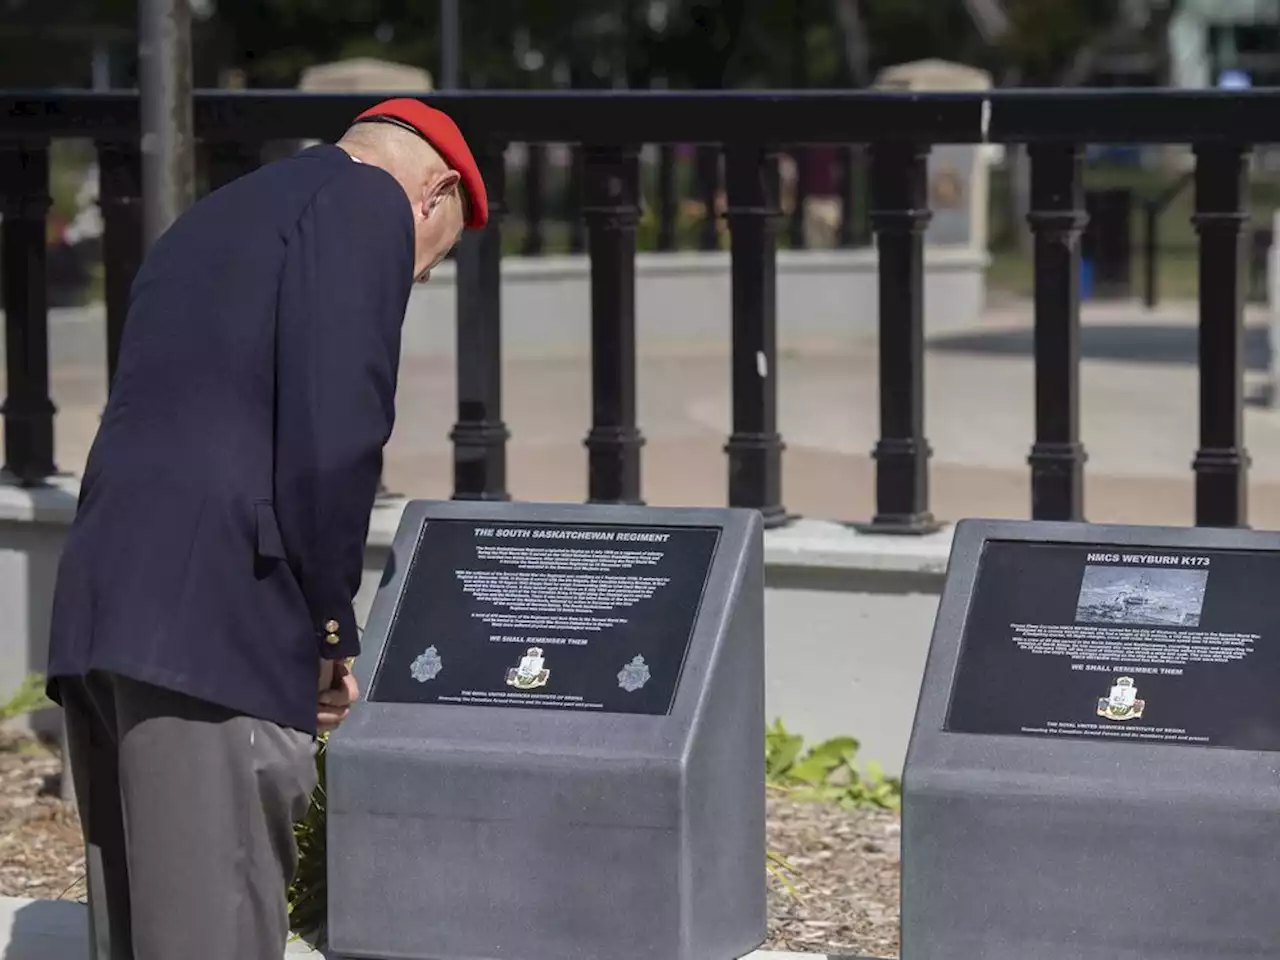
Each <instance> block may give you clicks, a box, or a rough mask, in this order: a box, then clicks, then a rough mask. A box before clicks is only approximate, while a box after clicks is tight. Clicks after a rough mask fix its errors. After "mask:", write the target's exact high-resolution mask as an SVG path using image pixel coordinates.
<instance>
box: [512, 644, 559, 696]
mask: <svg viewBox="0 0 1280 960" xmlns="http://www.w3.org/2000/svg"><path fill="white" fill-rule="evenodd" d="M544 662H545V659H544V658H543V656H542V648H541V647H530V648H529V649H528V650H527V651H525V655H524V656H523V657H522V658H521V659H520V666H518V667H512V668H511V669H510V670H508V671H507V686H509V687H515V688H516V689H518V690H533V689H534V688H536V687H542V686H546V683H547V678H548V677H550V676H551V671H550V670H548V669H547V668H546V667H544V666H543V663H544Z"/></svg>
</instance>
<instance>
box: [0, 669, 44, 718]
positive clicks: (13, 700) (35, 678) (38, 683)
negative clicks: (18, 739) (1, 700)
mask: <svg viewBox="0 0 1280 960" xmlns="http://www.w3.org/2000/svg"><path fill="white" fill-rule="evenodd" d="M44 688H45V679H44V674H41V673H29V674H27V676H26V677H24V678H23V680H22V683H20V684H19V685H18V689H17V690H16V691H14V694H13V696H11V697H10V698H9V700H8V702H7V703H5V704H4V705H2V706H0V723H3V722H6V721H8V720H14V719H16V718H18V717H22V716H26V715H27V714H28V713H35V712H36V711H37V710H45V709H48V708H49V707H52V706H53V701H52V700H50V699H49V698H48V697H47V696H45V692H44Z"/></svg>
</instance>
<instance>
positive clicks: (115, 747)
mask: <svg viewBox="0 0 1280 960" xmlns="http://www.w3.org/2000/svg"><path fill="white" fill-rule="evenodd" d="M59 689H60V691H61V693H62V699H63V702H64V705H65V708H66V710H65V713H66V722H67V746H68V750H69V752H70V765H71V773H72V776H73V777H74V782H75V789H76V801H77V803H78V805H79V808H80V818H81V822H82V824H83V827H84V835H85V852H86V867H87V870H88V879H89V940H90V957H91V960H281V956H282V954H283V953H284V947H285V941H286V939H287V937H288V914H287V908H286V890H287V887H288V884H289V883H290V881H291V880H292V877H293V872H294V870H295V868H296V866H297V847H296V845H295V844H294V839H293V824H294V822H295V821H296V820H298V819H300V818H301V817H302V816H303V814H305V813H306V810H307V805H308V801H309V799H310V796H311V793H312V791H313V790H314V789H315V785H316V768H315V752H314V741H313V739H312V737H311V736H310V735H309V734H305V733H301V732H299V731H297V730H290V729H287V728H284V727H280V726H278V725H276V724H274V723H270V722H268V721H265V720H258V719H254V718H252V717H246V716H242V715H239V714H236V713H233V712H231V711H229V710H225V709H223V708H222V707H217V706H214V705H213V704H209V703H205V702H204V701H200V700H194V699H192V698H190V697H186V696H182V695H181V694H177V693H173V692H171V691H168V690H163V689H160V688H158V687H153V686H150V685H147V684H143V683H138V682H136V681H133V680H128V679H126V678H124V677H120V676H117V675H114V674H103V673H93V674H90V675H89V676H88V677H85V678H82V679H80V678H77V679H74V680H72V679H63V680H60V681H59Z"/></svg>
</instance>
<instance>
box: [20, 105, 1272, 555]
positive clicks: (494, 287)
mask: <svg viewBox="0 0 1280 960" xmlns="http://www.w3.org/2000/svg"><path fill="white" fill-rule="evenodd" d="M378 99H379V97H378V96H376V95H370V94H359V95H346V94H344V95H329V94H301V93H295V92H291V91H289V92H223V91H198V92H197V93H196V94H195V114H194V115H195V129H196V134H197V138H198V140H199V141H200V144H201V167H202V170H203V173H204V176H205V178H206V180H207V182H208V184H209V185H210V187H214V188H216V187H217V186H218V185H221V184H223V183H226V182H228V181H230V180H232V179H235V178H236V177H237V176H240V175H242V174H244V173H246V172H248V171H250V170H252V169H254V168H255V167H256V166H257V165H258V163H259V161H260V158H261V157H262V155H263V148H264V146H265V145H266V144H268V143H270V142H274V141H301V140H308V139H327V140H331V139H334V138H336V137H337V136H339V135H340V134H341V133H342V131H343V130H344V129H345V127H346V125H347V124H348V123H349V122H350V120H351V118H352V117H354V116H355V115H356V114H357V113H359V112H360V111H361V110H362V109H364V108H365V107H366V106H368V105H370V104H371V103H373V102H375V101H376V100H378ZM424 99H426V100H427V101H428V102H431V103H433V104H435V105H437V106H440V107H441V108H443V109H445V110H447V111H448V112H449V113H450V114H451V115H452V116H453V117H454V118H455V119H456V120H457V121H458V123H459V125H460V126H461V127H462V129H463V131H464V132H465V133H466V135H467V136H468V139H469V140H470V142H471V143H472V145H473V148H474V150H475V153H476V155H477V158H478V162H479V163H480V164H481V166H482V167H483V170H484V175H485V180H486V183H487V185H488V188H489V191H490V201H491V206H492V210H493V216H492V218H491V220H490V223H489V225H488V227H487V228H486V229H485V230H483V231H480V232H478V233H476V234H471V235H468V236H467V237H466V238H465V239H464V241H463V243H462V244H461V245H460V246H459V248H458V251H457V254H456V261H457V268H458V274H457V283H458V301H457V302H458V307H457V311H458V312H457V333H458V345H457V351H458V353H457V372H458V377H457V417H456V422H455V424H454V427H453V430H452V432H451V434H450V436H451V439H452V442H453V450H454V496H455V497H457V498H464V499H484V500H501V499H506V498H508V497H509V496H510V491H509V490H508V489H507V478H506V446H507V442H508V440H509V431H508V429H507V427H506V424H505V422H504V420H503V412H502V378H501V369H502V362H501V361H502V358H501V329H502V305H501V296H500V277H501V258H502V253H503V246H502V239H503V231H504V223H507V222H508V221H509V218H510V213H511V211H510V209H509V208H510V203H509V199H508V195H509V190H508V186H509V185H508V183H507V177H506V174H505V165H504V154H505V151H506V149H507V147H508V146H509V145H510V144H513V143H514V144H524V145H526V147H527V150H528V153H527V160H526V163H525V165H524V177H525V190H524V198H525V200H524V209H523V211H522V213H523V215H524V217H525V220H526V231H525V234H524V236H523V239H522V246H521V248H520V249H521V250H522V251H523V252H525V253H529V254H537V253H539V252H541V251H542V250H543V249H544V247H545V238H544V237H543V235H542V233H541V228H540V224H541V223H542V222H543V220H544V219H545V216H546V211H545V210H544V202H543V195H544V194H543V186H542V185H543V184H544V182H545V180H546V178H547V174H548V163H547V158H546V155H545V145H547V144H568V145H570V147H571V150H572V160H571V163H570V169H569V174H568V176H569V182H570V187H569V189H568V191H567V193H568V195H569V200H568V202H569V204H570V205H571V207H572V211H571V216H570V218H569V236H568V245H569V249H570V250H571V251H574V252H585V253H586V254H587V255H588V256H589V258H590V265H591V269H590V285H591V297H590V311H591V317H590V320H591V324H590V330H591V345H590V346H591V362H592V378H591V389H592V419H591V427H590V429H589V431H588V433H587V436H586V437H585V438H584V443H585V447H586V456H585V461H586V466H587V471H588V481H589V482H588V490H589V493H588V496H589V499H590V500H591V501H593V502H598V503H641V502H643V496H642V490H641V483H640V477H641V469H640V467H641V454H642V451H643V447H644V436H643V433H642V430H641V425H640V424H639V423H638V422H637V415H636V393H637V384H636V366H637V358H636V265H635V258H636V249H637V240H636V236H637V225H638V222H639V219H640V212H641V206H640V204H641V195H642V190H641V184H640V169H639V165H638V156H639V151H640V149H641V148H642V146H646V145H657V146H658V150H657V175H656V190H657V194H658V196H659V198H660V202H659V203H658V205H657V209H658V217H657V221H658V222H657V237H658V241H657V246H658V247H659V249H672V248H673V247H674V246H675V239H674V238H675V233H676V219H675V217H676V214H675V208H676V185H675V179H676V174H675V168H676V146H677V145H685V144H687V145H695V154H694V162H693V168H694V181H695V185H694V190H695V193H696V195H697V197H698V199H699V200H700V201H701V202H702V204H703V208H704V209H705V210H707V211H709V212H710V213H709V215H708V216H705V217H704V218H703V220H702V222H701V224H700V226H699V228H698V238H697V241H696V243H697V245H698V246H700V247H702V248H703V249H716V248H718V247H719V244H720V235H719V231H720V224H719V222H718V215H717V213H716V204H717V202H718V198H719V196H720V195H721V194H723V198H724V200H723V210H722V213H723V219H724V221H725V223H726V224H727V229H728V238H729V249H730V256H731V300H730V303H729V304H727V305H726V313H727V318H728V319H729V321H730V325H731V330H732V359H731V365H732V368H731V374H732V377H731V383H732V432H731V434H730V436H729V437H728V438H727V442H726V456H727V501H728V503H729V504H730V505H732V506H738V507H747V508H752V509H755V510H758V511H760V512H761V514H762V515H763V516H764V518H765V521H766V523H768V524H769V525H771V526H777V525H780V524H784V523H786V522H787V521H788V520H789V519H790V518H791V517H792V514H791V513H790V512H789V511H788V510H787V509H786V507H785V506H784V504H785V499H784V496H783V491H782V458H783V455H784V442H783V437H782V436H781V435H780V433H779V431H778V422H777V324H778V317H777V289H776V284H777V279H776V275H777V250H778V246H779V241H780V240H783V241H786V242H788V243H789V244H790V245H792V246H801V245H803V229H804V226H803V220H802V217H803V212H802V211H801V210H800V209H799V202H797V204H796V209H795V210H794V211H793V212H792V213H791V215H790V217H789V218H788V217H786V216H784V214H783V211H782V209H781V205H780V194H779V167H778V159H779V154H781V153H785V152H790V153H791V154H792V155H795V156H798V155H799V151H802V150H803V149H805V148H806V147H807V146H812V145H834V146H838V147H840V148H842V150H841V153H840V157H841V159H840V164H839V177H838V186H837V188H836V189H837V193H838V194H839V196H840V200H841V206H842V209H843V211H844V213H845V215H844V216H843V217H842V218H841V220H840V226H839V231H838V239H837V242H838V244H840V245H846V246H848V245H852V244H855V243H857V242H859V241H860V240H863V239H868V238H866V237H863V236H860V234H865V233H866V230H865V228H864V227H862V226H860V225H859V222H858V220H857V219H856V218H855V217H852V216H850V215H849V211H851V210H852V209H853V206H854V200H853V194H854V192H855V180H857V179H859V178H864V179H865V180H866V182H867V191H866V192H867V199H866V207H867V209H866V211H865V213H866V225H867V226H869V229H870V233H871V234H872V235H873V239H874V242H875V245H876V247H877V249H878V286H879V331H880V338H879V339H880V359H879V368H880V387H879V391H880V395H879V404H880V410H879V412H880V439H879V441H878V442H877V444H876V446H875V449H874V451H873V455H874V458H875V461H876V509H875V513H874V515H873V516H871V517H866V518H854V519H858V520H860V521H862V522H860V523H859V527H860V528H862V529H866V530H870V531H876V532H888V533H917V534H918V533H926V532H929V531H931V530H935V529H937V527H938V523H937V521H936V520H935V519H934V516H933V514H932V512H931V509H930V500H929V459H930V446H929V442H928V440H927V438H926V435H925V424H924V391H925V380H924V353H925V344H924V324H923V311H924V232H925V229H926V227H927V225H928V223H929V222H930V218H931V211H930V209H929V204H928V189H927V164H928V160H929V156H930V153H931V150H932V148H933V146H935V145H942V144H985V143H1026V144H1029V148H1030V149H1029V155H1030V162H1031V211H1030V214H1029V217H1028V220H1029V225H1030V228H1031V231H1032V236H1033V240H1034V275H1035V295H1034V337H1035V436H1034V438H1032V443H1031V446H1030V450H1029V464H1030V471H1031V481H1032V483H1031V487H1032V496H1031V515H1032V516H1033V517H1034V518H1036V519H1052V520H1080V519H1083V518H1084V512H1085V500H1084V464H1085V461H1086V454H1085V450H1084V447H1083V445H1082V443H1081V442H1080V430H1079V421H1080V385H1079V367H1080V296H1081V273H1080V262H1081V257H1080V241H1081V236H1082V232H1083V230H1084V228H1085V226H1086V224H1087V214H1086V212H1085V201H1084V194H1083V181H1082V162H1083V151H1084V147H1085V146H1086V145H1089V144H1108V143H1124V144H1165V143H1173V144H1190V145H1192V146H1193V147H1194V156H1195V162H1196V169H1195V174H1194V190H1195V215H1194V218H1193V219H1194V225H1195V229H1196V231H1197V234H1198V237H1199V271H1200V291H1201V292H1200V305H1199V308H1200V315H1199V332H1200V337H1199V350H1200V440H1199V449H1198V450H1197V451H1196V452H1195V456H1194V462H1193V465H1192V466H1193V470H1194V476H1195V486H1196V496H1195V510H1196V513H1195V517H1196V522H1197V523H1199V524H1203V525H1216V526H1242V525H1244V524H1245V523H1246V521H1247V500H1246V481H1247V471H1248V466H1249V455H1248V453H1247V451H1246V450H1245V447H1244V437H1243V372H1244V350H1243V330H1244V326H1243V309H1244V295H1243V293H1244V288H1243V268H1244V264H1245V260H1246V257H1245V251H1244V246H1243V244H1242V242H1241V241H1242V237H1243V232H1244V229H1245V223H1246V220H1247V200H1248V191H1247V160H1248V156H1249V151H1250V149H1251V147H1252V146H1253V145H1256V144H1265V143H1270V142H1280V91H1276V92H1272V91H1263V90H1256V91H1230V92H1227V91H1195V92H1186V91H1168V90H1137V91H1115V90H1097V91H1074V90H1073V91H1060V90H1053V91H1032V90H1018V91H992V92H989V93H955V94H943V93H939V94H920V93H898V92H864V91H859V92H846V91H818V92H812V91H805V92H785V91H767V92H713V93H711V92H694V93H684V92H661V93H648V92H646V93H640V92H615V91H608V92H596V91H576V92H558V93H525V92H463V93H449V94H433V95H431V96H428V97H425V98H424ZM587 132H589V133H587ZM58 138H81V139H89V140H92V141H94V143H95V144H96V148H97V152H98V159H99V175H100V178H101V179H100V201H99V202H100V205H101V208H102V213H103V221H104V237H103V264H104V269H105V296H106V315H107V331H106V334H107V342H108V353H107V355H108V367H109V369H108V372H107V375H108V377H110V376H111V375H113V374H114V370H115V365H116V360H117V356H118V349H119V342H120V336H121V332H122V330H123V328H124V324H125V319H126V314H127V305H128V292H129V287H130V284H131V282H132V279H133V276H134V274H135V273H136V271H137V269H138V266H139V264H140V263H141V260H142V256H143V232H142V216H141V174H140V169H141V163H140V152H139V147H138V98H137V96H136V94H134V93H131V92H111V93H87V92H82V91H0V216H3V224H2V226H0V244H2V248H3V249H2V250H0V282H2V283H3V305H4V309H5V338H6V340H5V342H6V347H7V354H6V356H7V372H8V396H7V398H6V400H5V402H4V405H3V408H2V411H0V412H2V414H3V418H4V424H5V450H4V455H5V465H4V469H5V476H6V477H7V478H9V480H10V481H11V482H17V483H22V484H25V485H38V484H41V483H43V482H45V481H46V480H47V479H48V478H49V477H51V476H52V475H54V474H55V473H56V470H57V468H56V466H55V464H54V457H53V449H54V444H53V430H54V418H55V409H54V405H53V402H52V398H51V396H50V389H49V356H48V299H47V273H48V270H47V263H46V240H45V236H46V233H45V231H46V218H47V214H48V208H49V203H50V200H49V153H48V151H49V144H50V142H51V141H52V140H54V139H58ZM807 189H808V174H807V173H806V172H805V167H804V165H803V164H801V165H800V166H799V169H798V171H797V181H796V191H797V195H798V197H800V198H801V199H802V198H803V195H804V193H805V191H806V190H807Z"/></svg>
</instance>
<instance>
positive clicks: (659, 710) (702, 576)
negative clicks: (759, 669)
mask: <svg viewBox="0 0 1280 960" xmlns="http://www.w3.org/2000/svg"><path fill="white" fill-rule="evenodd" d="M718 538H719V530H718V529H716V528H714V527H647V526H611V525H602V524H585V523H556V524H551V523H497V524H485V523H477V522H475V521H471V520H428V521H427V522H426V524H425V525H424V527H423V530H422V536H421V537H420V538H419V540H418V543H417V546H416V549H415V550H414V554H413V557H412V559H411V560H410V569H409V572H408V575H407V576H406V578H405V583H404V589H403V590H402V591H401V596H400V602H399V606H398V608H397V610H396V613H395V617H394V620H393V622H392V625H391V629H390V631H389V633H388V635H387V641H386V645H385V646H384V648H383V654H382V659H381V661H380V662H379V664H378V666H377V670H376V672H375V673H374V676H373V681H372V683H371V684H370V694H369V699H370V700H371V701H375V702H383V703H436V704H467V705H473V706H476V705H478V706H489V707H525V708H530V707H532V708H540V709H559V710H586V711H599V712H605V713H642V714H666V713H669V712H670V710H671V705H672V701H673V700H674V698H675V691H676V684H677V682H678V680H679V678H680V672H681V670H682V669H683V667H684V660H685V655H686V653H687V652H688V648H689V639H690V637H691V636H692V633H693V626H694V622H695V620H696V619H697V616H698V609H699V606H700V605H701V602H702V593H703V589H704V587H705V585H706V580H707V574H708V572H709V570H710V567H711V560H712V557H713V556H714V554H715V549H716V542H717V540H718Z"/></svg>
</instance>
